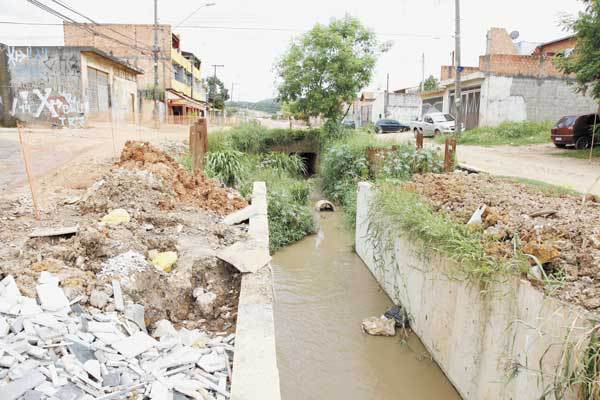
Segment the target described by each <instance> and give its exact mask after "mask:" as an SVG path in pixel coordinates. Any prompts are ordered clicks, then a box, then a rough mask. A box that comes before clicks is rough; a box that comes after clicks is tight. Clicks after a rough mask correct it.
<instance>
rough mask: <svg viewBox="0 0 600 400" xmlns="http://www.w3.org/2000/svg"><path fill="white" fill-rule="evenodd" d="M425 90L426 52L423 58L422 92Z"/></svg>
mask: <svg viewBox="0 0 600 400" xmlns="http://www.w3.org/2000/svg"><path fill="white" fill-rule="evenodd" d="M424 91H425V53H423V57H422V58H421V93H423V92H424Z"/></svg>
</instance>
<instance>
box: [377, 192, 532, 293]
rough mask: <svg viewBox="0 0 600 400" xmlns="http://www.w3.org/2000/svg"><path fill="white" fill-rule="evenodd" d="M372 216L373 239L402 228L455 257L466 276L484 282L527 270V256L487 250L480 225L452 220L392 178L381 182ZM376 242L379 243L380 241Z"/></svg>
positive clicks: (409, 234)
mask: <svg viewBox="0 0 600 400" xmlns="http://www.w3.org/2000/svg"><path fill="white" fill-rule="evenodd" d="M371 210H373V211H372V212H371V215H370V216H369V220H370V226H369V231H370V232H369V233H370V237H371V240H374V241H381V240H384V237H386V236H389V237H396V236H395V235H388V233H389V232H402V233H403V234H405V235H406V236H408V237H409V238H411V239H415V240H416V241H417V242H419V243H422V245H423V248H426V249H428V251H430V250H433V251H436V252H439V253H442V254H444V255H446V256H447V257H449V258H450V259H452V260H454V261H456V263H457V265H459V266H460V267H461V268H462V270H461V271H459V272H462V273H463V274H464V275H465V278H466V279H470V278H475V279H478V280H480V281H483V282H487V281H490V280H495V279H498V277H499V276H502V275H506V274H509V273H514V272H522V271H524V270H526V269H525V268H526V267H527V265H528V264H527V261H526V260H525V259H524V256H523V255H521V254H518V253H515V255H514V257H513V258H512V259H508V260H498V259H496V258H494V257H491V256H488V255H487V254H486V252H485V247H486V239H485V238H484V236H483V232H482V231H481V230H478V229H473V228H472V227H470V226H468V225H465V224H464V223H461V222H459V221H455V220H453V219H452V218H451V217H450V216H449V215H447V214H445V213H443V212H440V211H436V210H434V209H433V208H432V207H431V206H430V205H429V204H427V203H426V202H425V201H424V200H423V199H422V198H421V197H420V196H419V195H418V194H416V193H413V192H409V191H406V190H404V189H402V188H401V187H399V186H398V185H395V184H393V183H391V182H386V183H383V184H381V185H380V186H379V188H378V191H377V194H376V197H375V202H374V205H373V207H371ZM377 246H380V244H378V245H377Z"/></svg>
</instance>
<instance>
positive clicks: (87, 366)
mask: <svg viewBox="0 0 600 400" xmlns="http://www.w3.org/2000/svg"><path fill="white" fill-rule="evenodd" d="M83 369H84V370H85V372H87V373H88V374H89V375H90V376H91V377H92V378H94V379H95V380H97V381H98V382H102V372H101V370H100V363H99V362H98V360H88V361H86V362H85V363H84V364H83Z"/></svg>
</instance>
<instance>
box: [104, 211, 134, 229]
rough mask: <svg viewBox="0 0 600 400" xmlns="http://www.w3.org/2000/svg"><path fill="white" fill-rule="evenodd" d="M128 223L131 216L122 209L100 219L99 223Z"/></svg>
mask: <svg viewBox="0 0 600 400" xmlns="http://www.w3.org/2000/svg"><path fill="white" fill-rule="evenodd" d="M129 221H131V216H130V215H129V213H128V212H127V211H126V210H123V209H122V208H116V209H114V210H112V211H111V212H109V213H108V214H106V215H105V216H104V217H102V220H101V221H100V222H102V223H103V224H106V225H119V224H121V223H123V222H129Z"/></svg>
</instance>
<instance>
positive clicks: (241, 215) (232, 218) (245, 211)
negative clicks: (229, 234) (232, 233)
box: [223, 205, 256, 225]
mask: <svg viewBox="0 0 600 400" xmlns="http://www.w3.org/2000/svg"><path fill="white" fill-rule="evenodd" d="M254 214H256V207H254V205H249V206H248V207H245V208H242V209H241V210H238V211H236V212H234V213H231V214H229V215H227V216H226V217H225V218H223V223H224V224H225V225H236V224H239V223H242V222H244V221H248V220H250V217H252V216H253V215H254Z"/></svg>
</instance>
